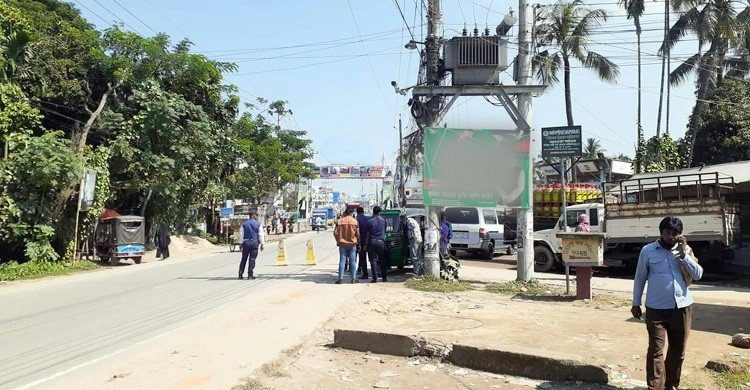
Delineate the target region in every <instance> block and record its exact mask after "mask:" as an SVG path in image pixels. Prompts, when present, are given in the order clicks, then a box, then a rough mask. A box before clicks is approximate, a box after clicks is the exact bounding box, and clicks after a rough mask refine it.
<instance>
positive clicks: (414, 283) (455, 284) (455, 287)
mask: <svg viewBox="0 0 750 390" xmlns="http://www.w3.org/2000/svg"><path fill="white" fill-rule="evenodd" d="M406 287H408V288H412V289H414V290H419V291H429V292H442V293H452V292H461V291H468V290H471V289H472V287H471V285H470V284H469V283H467V282H459V281H447V280H443V279H438V278H411V279H408V280H407V281H406Z"/></svg>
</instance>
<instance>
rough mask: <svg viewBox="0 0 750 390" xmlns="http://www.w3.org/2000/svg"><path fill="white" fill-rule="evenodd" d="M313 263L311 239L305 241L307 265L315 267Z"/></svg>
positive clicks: (313, 254) (315, 262)
mask: <svg viewBox="0 0 750 390" xmlns="http://www.w3.org/2000/svg"><path fill="white" fill-rule="evenodd" d="M316 264H318V262H317V261H315V245H314V244H313V240H312V238H311V239H309V240H307V265H316Z"/></svg>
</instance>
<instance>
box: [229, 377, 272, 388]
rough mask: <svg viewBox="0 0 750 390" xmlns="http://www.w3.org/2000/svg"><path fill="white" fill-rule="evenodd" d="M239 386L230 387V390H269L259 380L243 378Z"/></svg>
mask: <svg viewBox="0 0 750 390" xmlns="http://www.w3.org/2000/svg"><path fill="white" fill-rule="evenodd" d="M242 381H243V383H242V384H241V385H237V386H234V387H232V390H270V387H267V386H266V385H265V384H264V383H263V382H262V381H261V380H260V379H257V378H245V379H243V380H242Z"/></svg>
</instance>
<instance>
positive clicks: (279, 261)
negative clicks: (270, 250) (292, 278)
mask: <svg viewBox="0 0 750 390" xmlns="http://www.w3.org/2000/svg"><path fill="white" fill-rule="evenodd" d="M276 265H289V264H287V262H286V246H285V245H284V239H283V238H282V239H281V240H279V254H278V255H277V256H276Z"/></svg>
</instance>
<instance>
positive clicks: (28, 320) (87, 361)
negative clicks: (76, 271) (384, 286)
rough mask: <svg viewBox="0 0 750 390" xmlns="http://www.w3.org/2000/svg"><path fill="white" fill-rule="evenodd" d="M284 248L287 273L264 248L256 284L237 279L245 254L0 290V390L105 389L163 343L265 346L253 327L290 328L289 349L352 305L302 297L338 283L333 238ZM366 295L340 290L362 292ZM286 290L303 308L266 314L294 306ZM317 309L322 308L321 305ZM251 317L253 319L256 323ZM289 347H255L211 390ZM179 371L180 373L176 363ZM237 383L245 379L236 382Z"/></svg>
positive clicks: (335, 295)
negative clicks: (308, 255)
mask: <svg viewBox="0 0 750 390" xmlns="http://www.w3.org/2000/svg"><path fill="white" fill-rule="evenodd" d="M308 238H313V239H314V242H315V247H316V251H317V255H318V260H319V265H317V266H305V265H303V264H304V259H305V250H306V245H305V244H306V240H307V239H308ZM286 249H287V259H288V261H289V263H290V264H291V265H289V266H286V267H278V266H274V264H275V262H276V255H277V244H275V243H273V244H270V245H267V246H266V250H265V251H264V252H262V253H261V255H260V256H259V259H258V266H257V267H256V275H258V276H259V277H258V279H256V280H252V281H250V280H237V279H236V275H237V264H238V258H239V254H238V253H229V252H228V251H227V252H226V253H212V254H205V255H198V256H196V257H194V258H190V259H170V260H167V261H164V262H159V263H152V264H141V265H138V266H120V267H113V268H112V269H107V270H102V271H97V272H93V273H90V274H85V275H74V276H70V277H67V278H52V279H48V280H43V281H38V282H31V283H25V284H21V285H14V286H4V287H2V288H0V300H2V302H3V305H2V307H3V309H2V312H0V351H2V353H1V354H0V389H11V388H37V387H41V388H46V387H49V388H55V387H57V388H59V387H60V386H64V387H68V386H72V385H76V386H79V385H80V386H97V387H99V386H100V384H104V383H108V382H105V381H104V379H105V378H110V379H111V378H113V376H114V378H117V375H118V374H117V373H112V372H108V370H111V369H114V368H113V367H112V364H116V363H117V364H121V365H122V364H125V365H127V364H128V363H126V362H127V361H128V360H129V359H130V360H132V359H136V357H134V356H140V357H139V358H140V359H141V361H132V362H131V363H130V364H134V365H141V364H143V363H144V361H143V359H148V357H147V354H146V349H147V348H150V347H153V346H154V345H157V344H159V343H161V344H166V345H163V347H164V348H168V349H169V348H177V346H179V343H180V341H176V340H178V338H179V337H183V338H185V340H187V341H186V344H185V345H183V349H186V350H187V349H190V348H195V350H200V349H201V348H199V346H198V345H195V344H196V343H204V344H212V343H213V344H214V345H219V344H220V343H222V342H228V343H236V344H237V346H238V348H239V345H242V343H243V342H244V343H249V344H251V346H253V347H257V346H258V345H261V344H262V343H264V342H266V341H267V340H263V339H262V337H263V335H262V334H259V333H258V332H253V331H251V329H250V326H249V325H248V324H254V323H256V322H257V323H260V322H263V321H265V322H264V323H267V324H279V323H285V322H286V323H288V325H287V327H286V328H284V329H282V330H289V329H292V328H293V330H294V332H296V333H295V334H294V337H291V338H289V337H288V336H289V335H288V334H287V335H280V338H279V340H286V339H289V340H290V342H291V341H293V340H294V339H295V338H301V337H303V336H304V335H306V334H307V333H309V332H311V331H312V330H314V328H315V327H316V326H318V325H319V324H320V323H321V322H323V321H325V320H326V319H327V318H328V317H327V316H328V315H330V313H332V312H333V311H335V310H336V309H337V308H338V307H339V306H340V305H342V304H344V303H345V298H346V297H345V296H343V294H341V293H340V291H341V290H338V292H337V290H336V289H335V288H334V287H333V285H331V286H330V287H327V288H322V289H321V288H316V289H315V294H316V296H306V295H305V294H307V293H306V292H305V291H304V289H305V288H309V286H310V285H311V283H317V284H321V283H322V284H330V283H332V282H333V280H334V278H335V276H334V275H335V274H334V272H335V271H334V270H335V269H336V264H337V257H338V251H337V249H336V247H335V243H334V242H333V237H332V235H331V234H330V233H317V234H316V233H303V234H300V235H296V236H294V237H292V238H290V239H289V240H287V242H286ZM305 286H307V287H305ZM363 286H364V285H362V284H360V285H355V286H335V287H338V288H353V289H357V288H362V287H363ZM290 291H293V292H294V294H297V295H295V296H294V297H296V298H305V299H296V300H297V301H299V302H298V303H296V305H297V306H295V307H289V308H286V309H285V310H277V309H278V307H275V308H273V307H269V306H268V305H270V304H276V305H277V306H284V305H291V304H292V303H290V302H289V301H292V300H294V299H287V300H284V299H283V298H284V296H285V294H287V293H290ZM307 295H312V294H307ZM294 297H293V298H294ZM274 299H275V301H274ZM315 299H317V301H314V300H315ZM321 302H323V303H325V305H320V303H321ZM238 305H241V306H238ZM264 305H265V306H264ZM308 307H312V308H313V311H312V312H310V313H307V312H305V313H306V314H304V315H306V316H307V317H306V318H305V320H306V321H302V322H300V321H299V318H297V316H295V315H294V313H291V315H290V310H291V311H297V312H304V311H305V310H309V308H308ZM250 313H256V314H257V316H250ZM243 316H245V317H248V316H249V317H248V318H244V317H243ZM258 316H263V317H262V320H263V321H259V320H258ZM245 321H246V322H245ZM225 326H226V327H229V328H226V329H231V326H235V329H234V330H227V331H228V332H229V331H231V332H234V331H237V329H236V327H237V326H239V331H238V333H239V334H238V335H236V336H231V337H227V335H216V334H214V333H216V332H214V331H213V330H214V329H217V328H221V327H225ZM259 328H262V324H261V325H259ZM278 328H279V327H278V326H275V325H274V327H273V328H271V327H270V325H269V328H268V330H267V332H271V333H272V332H278V331H279V329H278ZM282 328H283V327H282ZM186 336H187V337H186ZM238 336H239V337H238ZM220 337H224V339H219V338H220ZM253 337H256V339H254V338H253ZM268 337H272V336H268ZM238 338H239V339H241V340H237V339H238ZM197 339H199V340H197ZM156 340H159V341H156ZM284 344H288V342H287V341H284V342H279V343H277V344H276V345H270V344H269V345H266V346H265V347H264V348H265V349H263V348H260V349H258V348H256V350H257V351H256V353H255V354H254V355H253V356H249V355H248V354H247V353H244V352H246V350H245V351H241V352H243V353H242V354H241V355H242V356H238V357H237V359H242V362H243V363H242V364H239V363H237V367H240V368H241V369H242V370H238V369H237V367H235V370H234V371H233V372H230V373H227V375H225V377H222V378H214V379H213V380H214V382H211V383H208V385H210V387H214V386H224V385H230V386H231V385H232V384H233V383H236V382H235V381H236V380H237V379H239V377H240V376H241V374H242V372H240V371H246V372H245V374H249V373H250V372H252V368H253V367H257V366H258V365H259V364H262V363H263V362H264V360H266V359H270V358H272V357H273V356H275V354H276V353H278V352H279V351H280V349H281V347H282V346H283V345H284ZM204 347H205V346H204ZM230 347H231V344H230ZM248 348H249V347H248ZM139 349H140V350H139ZM165 350H166V349H165ZM169 350H171V349H169ZM175 351H177V350H175ZM223 353H224V352H221V354H223ZM172 354H177V353H176V352H172ZM238 355H239V354H238ZM159 362H160V361H159V360H158V359H157V360H156V361H155V362H151V363H150V364H156V365H159ZM173 363H174V362H173ZM193 363H194V362H192V363H190V364H191V365H192V364H193ZM229 363H230V364H235V362H229ZM175 365H176V366H180V362H177V363H175ZM198 366H200V365H198ZM191 367H194V366H191ZM130 369H131V370H130V371H131V372H128V377H129V378H125V379H127V380H123V381H121V382H123V383H122V385H123V387H124V388H127V387H129V386H130V385H135V386H136V387H141V388H146V387H148V386H146V385H144V383H143V382H139V381H142V380H144V379H139V378H138V375H136V374H137V367H130ZM191 369H192V368H191ZM181 370H182V369H180V368H179V367H178V368H175V369H174V371H175V373H176V374H175V375H176V376H175V378H165V379H164V380H165V382H164V383H160V382H159V379H158V378H151V379H149V380H150V381H151V382H149V383H151V384H153V385H159V386H162V385H166V386H171V385H173V384H174V383H173V382H174V381H176V380H177V377H178V376H179V375H181V373H180V371H181ZM167 371H168V370H166V369H157V370H156V372H161V373H166V372H167ZM84 373H85V375H84ZM87 375H88V376H90V378H89V377H87ZM104 375H106V377H103V376H104ZM165 375H166V374H165ZM231 375H240V376H238V377H236V378H233V377H231ZM146 376H148V375H146ZM128 380H130V381H131V382H128ZM170 381H172V382H170ZM178 383H179V382H178Z"/></svg>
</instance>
